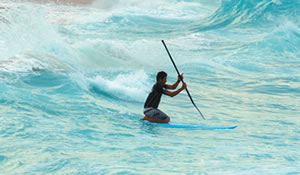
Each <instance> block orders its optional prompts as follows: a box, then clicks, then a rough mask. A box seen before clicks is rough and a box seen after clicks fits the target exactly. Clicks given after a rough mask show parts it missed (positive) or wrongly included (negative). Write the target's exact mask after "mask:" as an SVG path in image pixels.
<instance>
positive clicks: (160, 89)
mask: <svg viewBox="0 0 300 175" xmlns="http://www.w3.org/2000/svg"><path fill="white" fill-rule="evenodd" d="M167 86H168V85H166V84H165V85H160V84H158V83H156V84H154V86H153V87H152V91H151V92H150V94H149V95H148V97H147V100H146V102H145V104H144V108H150V107H152V108H156V109H157V108H158V105H159V103H160V98H161V95H162V94H164V93H165V92H166V89H165V88H166V87H167Z"/></svg>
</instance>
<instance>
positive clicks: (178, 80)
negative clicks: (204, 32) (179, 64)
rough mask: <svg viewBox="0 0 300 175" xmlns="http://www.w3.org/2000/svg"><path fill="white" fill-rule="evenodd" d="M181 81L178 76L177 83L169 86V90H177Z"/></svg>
mask: <svg viewBox="0 0 300 175" xmlns="http://www.w3.org/2000/svg"><path fill="white" fill-rule="evenodd" d="M181 79H183V74H181ZM181 79H180V77H179V76H178V78H177V81H176V82H175V83H174V84H172V85H168V86H167V89H176V88H177V86H178V84H179V83H180V81H181Z"/></svg>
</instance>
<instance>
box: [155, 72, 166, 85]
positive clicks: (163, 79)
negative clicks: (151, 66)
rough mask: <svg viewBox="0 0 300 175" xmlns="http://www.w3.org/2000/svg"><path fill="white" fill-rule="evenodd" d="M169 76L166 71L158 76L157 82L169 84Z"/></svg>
mask: <svg viewBox="0 0 300 175" xmlns="http://www.w3.org/2000/svg"><path fill="white" fill-rule="evenodd" d="M167 76H168V74H167V73H166V72H164V71H161V72H158V73H157V75H156V81H157V82H160V83H163V84H165V83H166V82H167Z"/></svg>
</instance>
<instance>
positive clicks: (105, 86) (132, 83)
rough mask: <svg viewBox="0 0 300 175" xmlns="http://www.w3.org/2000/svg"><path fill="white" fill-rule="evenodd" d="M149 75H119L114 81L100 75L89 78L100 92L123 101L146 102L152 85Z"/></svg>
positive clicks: (135, 73) (136, 73) (141, 73)
mask: <svg viewBox="0 0 300 175" xmlns="http://www.w3.org/2000/svg"><path fill="white" fill-rule="evenodd" d="M148 80H149V77H148V75H147V74H146V73H145V72H144V71H142V70H139V71H135V72H131V73H127V74H119V75H118V76H117V77H115V78H114V79H109V78H104V77H102V76H100V75H98V76H96V77H95V78H89V81H90V82H91V85H92V86H95V87H96V88H98V89H99V90H100V91H103V92H105V93H108V94H110V95H111V96H114V97H117V98H119V99H123V100H129V101H136V102H144V100H145V98H146V96H147V93H148V90H149V86H150V83H149V82H148Z"/></svg>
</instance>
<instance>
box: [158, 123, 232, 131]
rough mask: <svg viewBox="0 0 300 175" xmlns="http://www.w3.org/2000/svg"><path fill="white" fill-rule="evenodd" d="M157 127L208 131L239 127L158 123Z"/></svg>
mask: <svg viewBox="0 0 300 175" xmlns="http://www.w3.org/2000/svg"><path fill="white" fill-rule="evenodd" d="M156 125H158V126H162V127H165V128H187V129H206V130H217V129H234V128H236V127H237V126H206V125H188V124H165V123H156Z"/></svg>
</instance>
